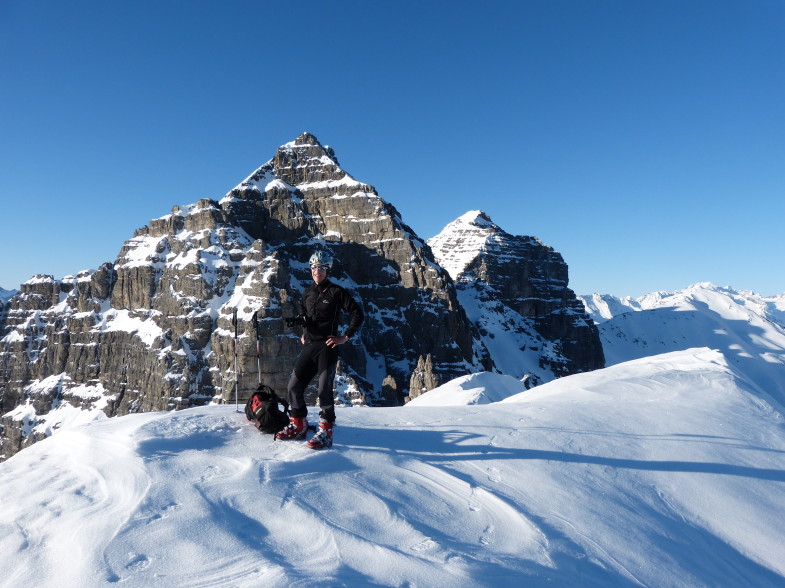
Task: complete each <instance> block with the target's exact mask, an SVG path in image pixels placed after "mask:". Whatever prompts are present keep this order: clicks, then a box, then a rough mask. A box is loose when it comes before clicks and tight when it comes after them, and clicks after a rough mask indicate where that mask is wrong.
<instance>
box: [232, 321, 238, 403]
mask: <svg viewBox="0 0 785 588" xmlns="http://www.w3.org/2000/svg"><path fill="white" fill-rule="evenodd" d="M232 324H233V325H234V408H235V410H236V411H237V412H240V403H239V402H238V400H237V309H236V308H235V309H234V310H233V311H232Z"/></svg>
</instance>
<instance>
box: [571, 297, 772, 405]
mask: <svg viewBox="0 0 785 588" xmlns="http://www.w3.org/2000/svg"><path fill="white" fill-rule="evenodd" d="M598 300H599V301H598ZM583 301H584V303H585V304H586V305H587V309H588V310H589V312H592V313H593V315H594V316H595V320H602V322H601V324H600V325H599V329H600V338H601V340H602V344H603V350H604V352H605V359H606V363H607V365H614V364H618V363H622V362H626V361H630V360H633V359H639V358H643V357H648V356H653V355H658V354H661V353H667V352H672V351H680V350H684V349H688V348H692V347H708V348H711V349H716V350H718V351H720V352H721V353H722V354H723V355H724V357H725V358H726V359H727V361H728V362H731V363H732V364H733V365H735V366H738V369H740V370H741V372H742V373H743V374H744V375H745V377H747V378H748V380H749V381H750V382H754V383H755V386H756V388H757V389H759V390H760V392H761V394H762V395H764V397H766V398H767V399H768V400H769V401H770V402H772V403H774V404H776V405H778V406H780V407H781V408H783V409H785V312H783V310H784V308H785V307H784V306H783V302H785V300H784V298H783V297H782V296H776V297H763V296H760V295H758V294H755V293H753V292H749V291H746V290H735V289H733V288H729V287H719V286H715V285H714V284H710V283H699V284H693V285H692V286H690V287H688V288H685V289H684V290H678V291H674V292H656V293H653V294H648V295H646V296H643V297H641V298H638V299H636V300H629V299H627V300H619V299H618V298H613V297H610V296H608V297H603V298H602V299H598V298H597V297H584V298H583ZM600 302H602V303H605V304H606V306H605V307H601V306H600ZM607 315H612V316H611V317H610V318H606V316H607Z"/></svg>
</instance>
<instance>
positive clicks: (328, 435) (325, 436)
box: [308, 419, 333, 449]
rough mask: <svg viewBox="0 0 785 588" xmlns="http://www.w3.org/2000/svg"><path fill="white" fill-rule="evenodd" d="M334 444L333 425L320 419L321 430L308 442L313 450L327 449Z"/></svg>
mask: <svg viewBox="0 0 785 588" xmlns="http://www.w3.org/2000/svg"><path fill="white" fill-rule="evenodd" d="M332 444H333V423H331V422H330V421H328V420H326V419H319V430H318V431H317V432H316V435H314V436H313V437H311V440H310V441H308V447H310V448H311V449H327V448H328V447H332Z"/></svg>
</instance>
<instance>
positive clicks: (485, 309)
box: [428, 210, 604, 382]
mask: <svg viewBox="0 0 785 588" xmlns="http://www.w3.org/2000/svg"><path fill="white" fill-rule="evenodd" d="M428 245H430V246H431V249H432V250H433V252H434V256H435V257H436V260H437V261H438V262H439V263H440V264H441V265H442V267H444V268H445V269H446V270H447V271H448V272H449V273H450V275H451V276H452V278H453V280H455V283H456V287H457V290H458V298H459V300H460V302H461V305H462V306H463V307H464V308H465V309H466V312H467V314H468V315H469V318H470V319H471V320H472V322H473V323H475V324H476V325H477V326H478V328H479V330H480V333H481V336H482V341H483V343H484V344H485V346H486V347H487V348H488V349H489V351H490V353H491V357H492V358H493V361H494V364H495V365H496V367H497V368H498V369H499V370H500V371H501V372H502V373H504V374H508V375H511V376H515V377H517V378H522V377H529V378H533V379H534V380H535V381H540V382H542V381H548V380H552V379H553V378H554V377H560V376H565V375H569V374H574V373H579V372H586V371H591V370H595V369H598V368H601V367H603V365H604V357H603V352H602V346H601V344H600V340H599V336H598V333H597V329H596V327H595V326H594V324H593V322H592V321H591V320H590V318H589V316H588V315H587V314H586V311H585V309H584V307H583V305H582V304H581V302H580V300H578V298H577V297H576V296H575V293H574V292H573V291H572V290H570V289H569V288H568V275H567V264H566V263H565V262H564V259H563V258H562V256H561V255H560V254H559V253H558V252H556V251H554V250H553V248H551V247H548V246H547V245H543V244H542V243H541V242H540V241H539V240H538V239H536V238H535V237H525V236H517V235H511V234H509V233H507V232H506V231H504V230H503V229H501V228H500V227H499V226H498V225H496V224H495V223H494V222H493V221H492V220H491V219H490V218H489V217H488V216H487V215H486V214H485V213H484V212H482V211H477V210H475V211H471V212H468V213H466V214H465V215H463V216H461V217H460V218H458V219H457V220H455V221H454V222H452V223H450V224H449V225H447V227H445V229H444V230H443V231H442V232H441V233H439V234H438V235H437V236H435V237H433V238H432V239H429V241H428Z"/></svg>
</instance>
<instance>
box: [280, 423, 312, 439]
mask: <svg viewBox="0 0 785 588" xmlns="http://www.w3.org/2000/svg"><path fill="white" fill-rule="evenodd" d="M307 432H308V419H306V418H305V417H289V424H288V425H286V426H285V427H284V428H283V429H282V430H281V431H278V432H277V433H276V434H275V438H276V439H279V440H281V441H291V440H293V439H305V434H306V433H307Z"/></svg>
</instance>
